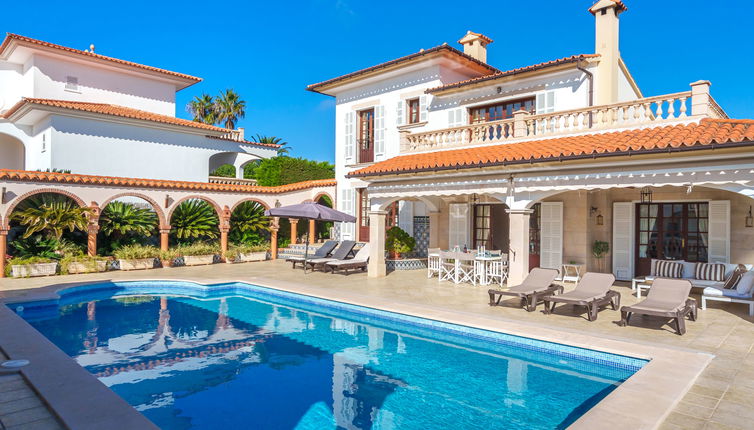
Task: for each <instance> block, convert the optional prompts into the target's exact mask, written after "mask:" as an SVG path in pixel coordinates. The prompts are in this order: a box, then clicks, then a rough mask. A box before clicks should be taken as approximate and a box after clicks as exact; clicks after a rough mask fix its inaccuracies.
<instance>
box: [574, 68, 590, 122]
mask: <svg viewBox="0 0 754 430" xmlns="http://www.w3.org/2000/svg"><path fill="white" fill-rule="evenodd" d="M576 68H577V69H578V70H580V71H582V72H584V74H585V75H586V78H587V80H589V97H588V100H587V103H588V104H587V106H589V107H592V106H594V75H593V74H592V72H590V71H589V70H587V69H585V68H583V67H582V66H581V62H579V63H576ZM589 128H592V112H591V111H590V112H589Z"/></svg>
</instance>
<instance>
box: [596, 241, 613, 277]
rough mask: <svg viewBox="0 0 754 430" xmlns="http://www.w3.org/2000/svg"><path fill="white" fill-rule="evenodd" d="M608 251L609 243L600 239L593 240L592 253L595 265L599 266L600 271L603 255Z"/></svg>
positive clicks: (601, 269)
mask: <svg viewBox="0 0 754 430" xmlns="http://www.w3.org/2000/svg"><path fill="white" fill-rule="evenodd" d="M609 251H610V244H609V243H607V242H603V241H600V240H595V241H594V243H593V244H592V255H593V256H594V258H596V259H597V265H598V266H599V270H600V272H602V271H604V268H603V266H604V262H605V260H604V258H605V255H607V253H608V252H609Z"/></svg>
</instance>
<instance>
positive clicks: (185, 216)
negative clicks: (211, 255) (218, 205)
mask: <svg viewBox="0 0 754 430" xmlns="http://www.w3.org/2000/svg"><path fill="white" fill-rule="evenodd" d="M219 224H220V222H219V220H218V218H217V213H216V212H215V208H213V207H212V205H210V204H209V203H207V202H205V201H204V200H201V199H192V200H186V201H185V202H183V203H181V204H180V205H178V207H177V208H175V212H173V216H172V217H171V219H170V225H171V226H172V227H173V233H174V235H175V238H176V239H178V241H180V242H193V241H194V240H195V239H214V238H216V237H217V226H218V225H219Z"/></svg>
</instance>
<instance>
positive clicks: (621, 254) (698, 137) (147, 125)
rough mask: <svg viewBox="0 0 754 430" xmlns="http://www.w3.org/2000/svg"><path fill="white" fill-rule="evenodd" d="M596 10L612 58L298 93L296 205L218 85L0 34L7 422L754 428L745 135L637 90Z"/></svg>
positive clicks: (457, 52)
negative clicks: (206, 90)
mask: <svg viewBox="0 0 754 430" xmlns="http://www.w3.org/2000/svg"><path fill="white" fill-rule="evenodd" d="M588 3H591V4H592V6H591V7H590V8H589V9H588V12H589V13H590V14H591V15H592V16H593V19H594V29H595V40H594V46H595V49H594V52H589V53H577V52H564V53H563V55H562V56H561V57H560V58H556V59H552V60H550V61H544V62H541V63H538V64H533V65H521V67H518V68H515V69H511V70H502V69H500V68H498V67H495V66H494V65H493V64H490V63H489V62H488V61H487V50H488V49H494V48H493V47H494V46H495V45H494V44H493V40H492V38H490V37H488V36H486V35H484V34H480V33H476V32H473V31H467V32H466V34H464V35H462V37H461V38H460V39H459V40H458V46H457V47H456V46H451V45H450V44H448V43H442V44H440V45H438V46H435V47H431V48H427V49H422V50H420V51H419V52H415V53H411V54H408V55H404V56H401V57H398V58H396V59H393V60H388V61H385V62H382V63H379V64H377V65H374V66H372V67H368V68H365V69H361V70H357V71H353V72H350V73H347V74H344V75H342V76H338V77H335V78H330V79H327V80H324V81H321V82H319V83H314V84H311V85H309V86H308V87H307V88H306V89H307V90H308V91H311V92H314V93H318V94H321V95H324V96H328V97H332V98H334V101H335V109H334V111H335V112H334V113H335V121H334V127H335V141H334V147H335V178H331V179H319V180H308V181H302V182H294V183H288V184H285V185H280V186H260V185H257V184H256V183H255V182H254V181H253V180H249V179H244V178H243V170H244V169H243V168H244V166H246V165H247V164H249V163H252V162H255V161H257V160H260V159H267V158H271V157H275V156H276V155H277V154H278V150H279V149H280V148H281V146H280V145H276V144H269V143H260V142H253V141H249V140H246V138H245V137H244V129H243V128H235V129H234V128H233V127H230V126H229V127H228V128H221V127H218V126H215V125H210V124H205V123H203V122H199V121H190V120H187V119H182V118H179V117H178V116H177V115H176V92H177V91H180V90H183V89H186V88H188V87H190V86H192V85H194V84H196V83H198V82H200V80H201V79H200V78H197V77H194V76H191V75H187V74H183V73H179V72H173V71H168V70H164V69H161V68H157V67H153V66H147V65H143V64H139V63H135V62H132V61H129V60H123V59H117V58H113V57H109V56H105V55H102V54H100V53H98V52H95V47H94V46H93V45H92V46H90V47H89V49H86V50H79V49H75V48H70V47H65V46H61V45H57V44H54V43H50V42H45V41H41V40H37V39H32V38H29V37H25V36H20V35H17V34H8V35H7V36H6V38H5V39H4V41H3V42H2V44H0V327H2V328H1V329H0V428H2V429H6V428H7V429H9V430H12V429H39V430H57V429H86V430H89V429H92V430H99V429H127V430H131V429H139V430H143V429H157V428H162V429H181V430H183V429H206V428H222V429H236V428H296V429H320V428H337V429H349V430H368V429H372V428H378V429H417V430H427V429H446V428H454V429H455V428H458V429H465V428H505V429H516V430H519V429H520V430H530V429H566V428H568V429H571V430H581V429H588V430H591V429H605V428H609V429H611V430H623V429H625V430H636V429H652V430H654V429H662V430H679V429H691V428H699V429H714V428H726V429H728V428H730V429H748V428H752V424H751V423H752V422H754V395H753V394H754V382H752V381H754V370H752V369H751V366H750V365H751V364H754V324H753V322H754V246H752V243H754V215H752V206H754V202H753V201H752V199H754V119H732V118H729V116H728V115H727V114H726V111H725V110H724V109H723V107H721V106H720V105H719V104H718V103H717V102H716V101H715V99H714V98H713V97H712V93H711V88H712V84H711V83H710V82H709V81H706V80H697V81H695V82H692V83H686V82H681V83H677V87H678V90H679V91H678V92H674V93H671V94H661V95H646V94H644V93H643V92H642V91H641V89H640V88H641V87H640V82H637V81H636V80H635V79H634V77H633V76H632V74H631V72H630V70H629V65H630V64H631V60H632V59H630V58H627V59H626V61H624V59H623V58H622V57H621V53H620V50H619V40H620V35H619V27H620V20H621V18H622V17H623V16H624V14H625V13H626V12H627V11H628V8H627V6H626V4H624V2H623V1H620V0H593V1H591V2H588ZM585 16H586V15H585ZM307 18H308V17H307ZM629 25H636V24H634V23H629ZM574 31H578V29H574ZM590 31H591V30H590ZM332 55H342V53H340V52H335V53H334V54H332ZM313 73H316V72H313ZM699 78H700V79H701V78H703V77H699ZM665 79H673V77H672V76H670V77H666V78H665ZM260 140H261V139H260ZM281 160H284V161H285V160H290V159H286V158H282V157H281V158H275V159H273V160H271V161H274V162H278V161H281ZM168 161H171V162H168ZM172 161H175V162H172ZM265 163H266V162H263V164H265ZM224 165H231V166H233V167H234V168H235V172H236V176H237V177H235V178H233V177H226V178H220V177H215V176H212V172H213V171H215V170H216V169H217V168H218V167H220V166H224ZM330 168H331V166H330V167H328V169H330ZM259 170H261V169H259ZM328 172H329V171H328ZM231 176H232V175H231ZM260 182H261V179H260ZM283 183H285V182H283ZM50 195H52V197H50ZM45 198H47V199H49V200H47V201H46V200H45ZM136 201H138V202H139V203H138V204H136V203H134V202H136ZM320 202H322V203H326V204H327V205H329V206H330V207H323V206H322V205H317V204H314V203H320ZM114 203H119V204H114ZM117 207H120V208H121V209H120V210H121V211H122V212H121V214H120V215H119V214H118V213H117V211H116V209H115V208H117ZM108 208H109V209H111V212H109V215H108V211H107V210H108ZM334 209H337V210H334ZM50 214H52V215H50ZM48 215H49V216H48ZM119 216H120V218H119ZM108 217H110V218H108ZM284 219H287V220H288V221H287V222H285V223H284V224H283V226H284V227H285V229H283V230H281V220H284ZM302 221H303V222H302ZM108 222H109V224H108ZM304 223H306V224H304ZM323 223H327V224H326V225H327V232H328V233H329V234H327V235H323V237H321V239H322V240H319V241H318V240H316V233H317V232H322V231H324V230H321V228H322V227H323V226H324V224H323ZM301 224H304V225H305V226H306V228H307V233H308V236H305V237H306V239H302V236H300V235H299V233H301V231H300V230H299V228H301ZM50 225H54V228H53V227H50ZM107 225H109V230H107V229H106V228H105V226H107ZM124 226H125V227H124ZM394 227H399V229H396V228H394ZM288 228H289V230H288ZM192 229H193V230H192ZM401 230H403V231H401ZM282 231H285V232H286V233H285V234H286V235H287V234H288V232H289V233H290V237H278V233H279V232H282ZM55 233H59V234H57V235H56V234H55ZM233 233H236V236H234V235H233ZM244 234H248V235H246V236H244ZM281 234H282V233H281ZM333 236H334V237H333ZM234 237H235V239H234ZM129 240H130V242H129ZM299 240H303V241H305V243H297V241H299ZM401 240H403V241H405V242H406V243H410V245H406V246H404V247H400V246H398V247H396V246H395V242H396V241H398V242H400V241H401ZM103 242H105V243H107V246H103V245H102V243H103ZM318 242H319V243H318ZM278 243H281V245H280V246H281V247H283V246H286V249H285V251H281V250H279V249H278ZM289 243H290V245H288V244H289ZM283 244H285V245H283ZM192 247H193V248H192ZM129 248H130V249H129ZM399 248H400V249H399ZM404 248H405V249H404ZM134 249H135V251H134ZM180 249H183V251H182V252H183V253H179V250H180ZM186 249H193V250H194V252H195V253H193V254H191V253H188V252H189V251H186ZM198 249H201V250H202V251H197V250H198ZM406 249H408V251H406V252H404V251H405V250H406ZM123 250H129V251H131V252H124V251H123ZM119 252H121V254H120V256H119V254H118V253H119ZM279 252H280V253H279ZM297 254H301V255H297ZM402 254H403V257H407V258H403V259H401V255H402ZM268 260H269V261H268ZM252 261H254V263H252ZM237 263H243V264H237ZM64 265H65V266H64ZM297 265H298V266H297ZM64 267H65V269H64ZM302 268H303V270H302ZM17 269H18V272H15V271H16V270H17ZM140 269H144V270H140ZM146 269H150V270H146ZM416 269H420V270H416ZM34 270H37V271H36V272H35V271H34ZM365 272H366V273H365ZM53 275H54V276H53ZM671 278H673V279H671ZM643 294H646V297H642V295H643ZM707 301H710V302H714V303H711V304H710V306H709V308H708V307H707ZM621 305H622V306H621ZM540 311H541V312H540ZM687 320H689V321H687ZM629 322H630V324H629Z"/></svg>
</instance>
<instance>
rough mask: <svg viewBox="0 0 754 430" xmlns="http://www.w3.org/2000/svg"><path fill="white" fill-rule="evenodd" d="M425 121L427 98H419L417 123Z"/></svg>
mask: <svg viewBox="0 0 754 430" xmlns="http://www.w3.org/2000/svg"><path fill="white" fill-rule="evenodd" d="M426 120H427V96H421V97H419V121H421V122H424V121H426Z"/></svg>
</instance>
